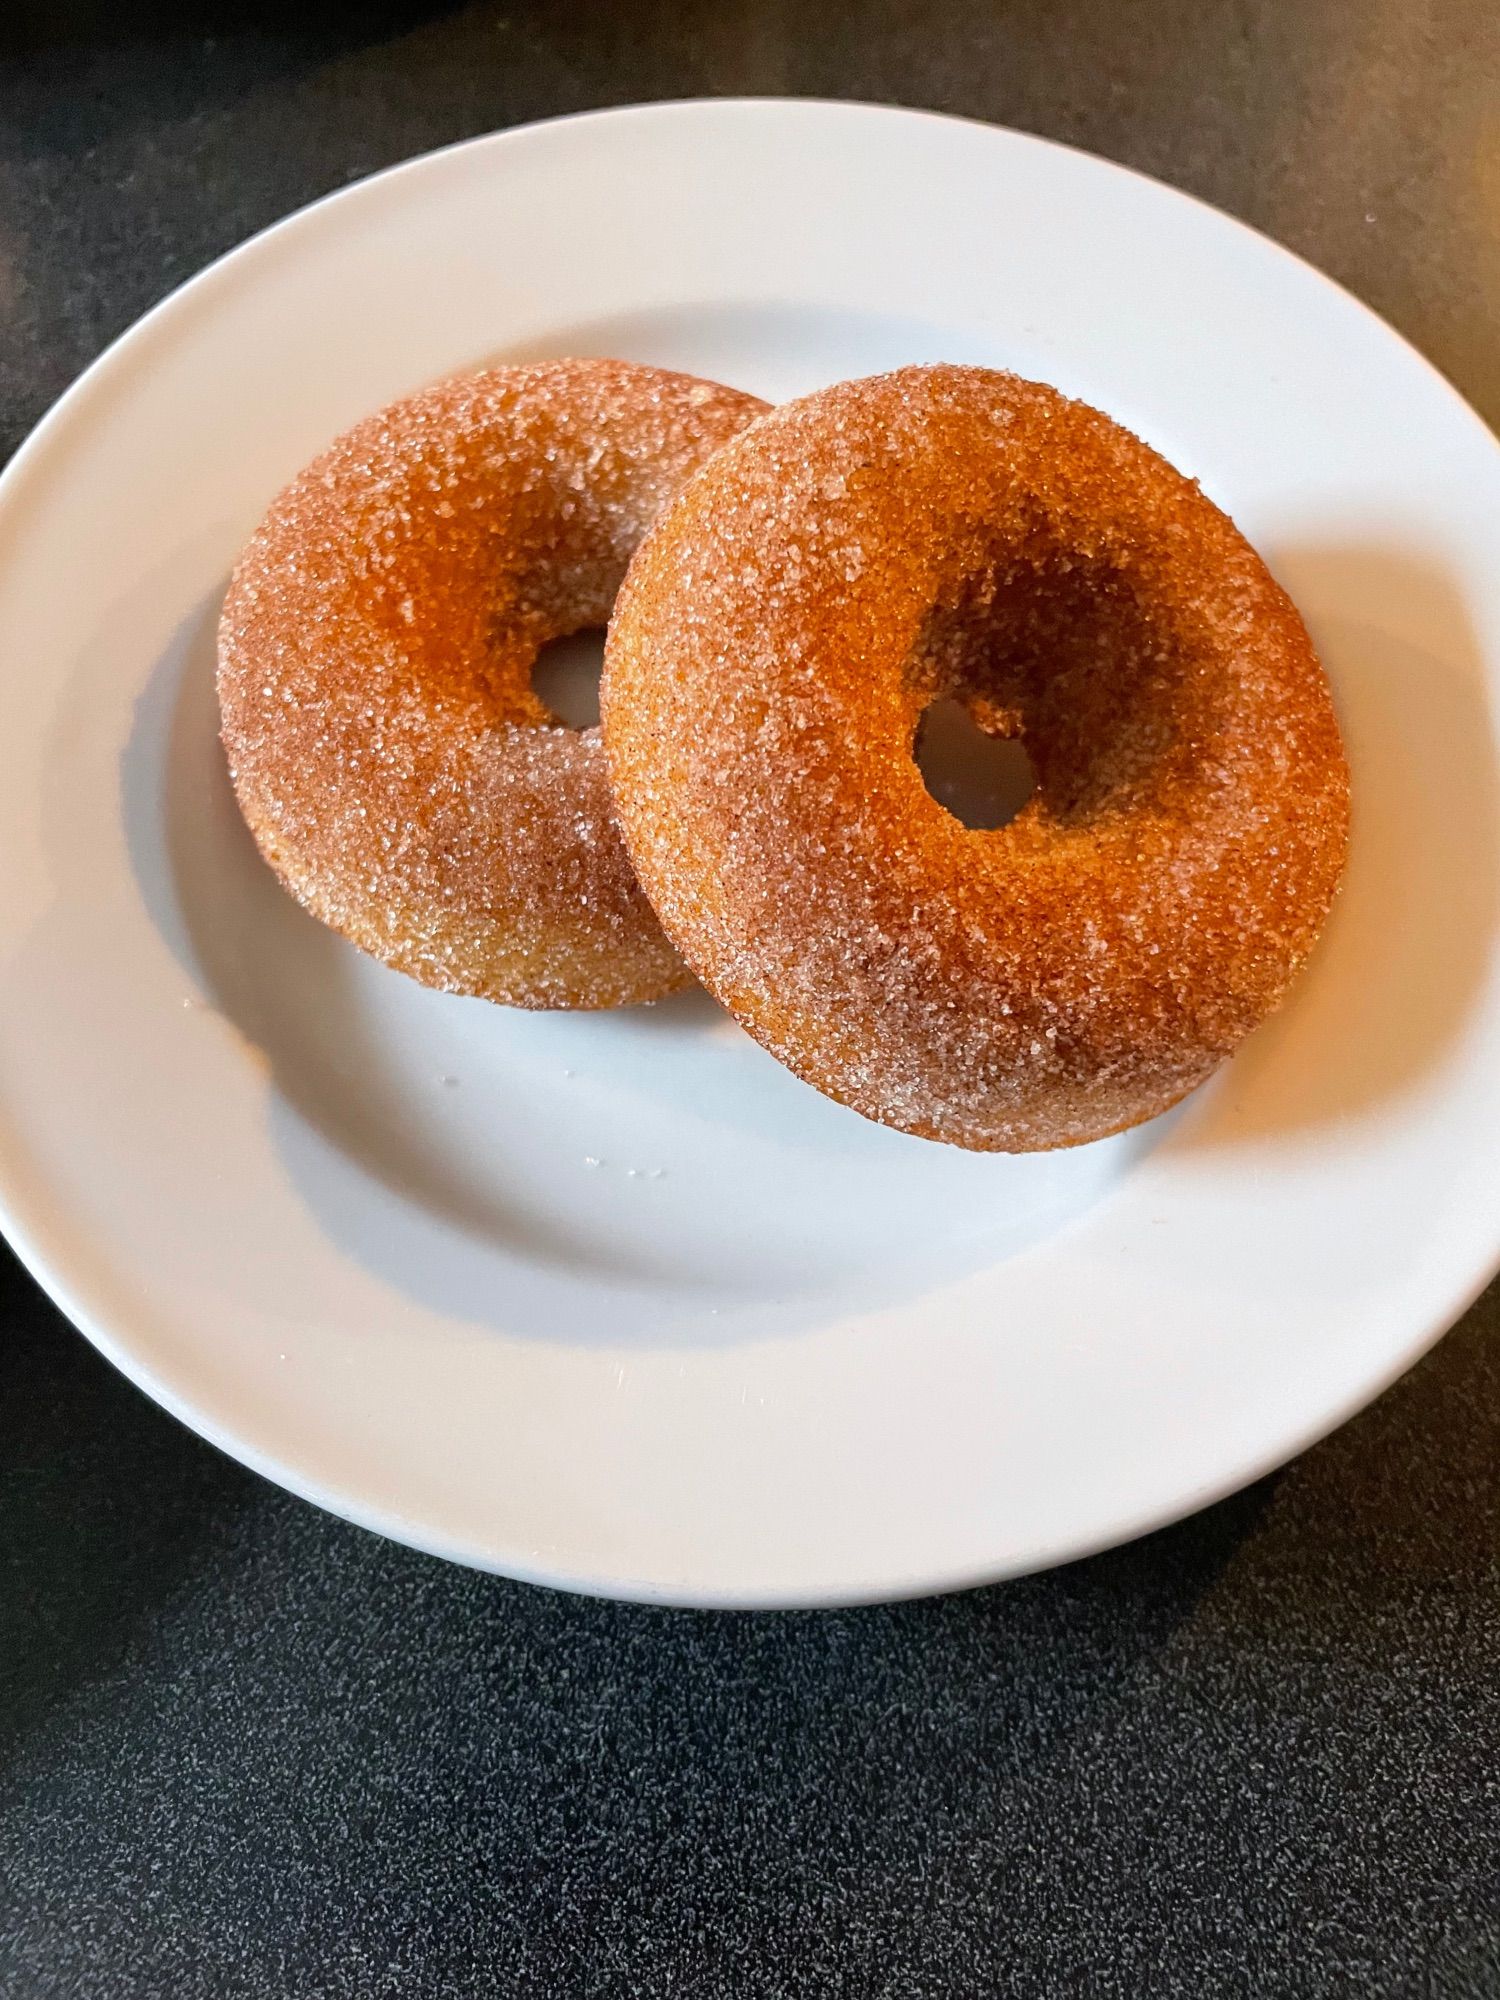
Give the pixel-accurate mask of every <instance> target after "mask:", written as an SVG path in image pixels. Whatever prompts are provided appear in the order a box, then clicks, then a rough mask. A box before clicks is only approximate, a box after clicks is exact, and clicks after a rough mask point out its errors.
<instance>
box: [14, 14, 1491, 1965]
mask: <svg viewBox="0 0 1500 2000" xmlns="http://www.w3.org/2000/svg"><path fill="white" fill-rule="evenodd" d="M126 11H128V12H130V13H131V14H132V16H133V17H134V18H135V20H136V21H137V22H138V23H141V24H142V25H140V26H138V28H137V29H136V31H135V32H133V33H132V34H131V35H129V36H125V35H124V34H123V33H122V31H121V30H120V28H119V25H118V22H119V19H120V17H121V15H122V14H123V13H124V12H126ZM109 23H113V24H114V25H113V26H112V27H107V26H106V24H109ZM0 52H3V60H0V445H3V446H4V447H6V448H8V447H9V446H11V445H13V444H15V443H16V442H17V441H18V440H19V439H20V437H21V435H22V434H23V432H24V431H25V430H26V429H27V428H28V427H29V425H30V424H31V423H32V422H33V421H34V420H35V418H37V417H38V416H39V415H40V414H41V412H42V410H43V409H44V408H45V406H46V405H47V403H48V402H50V400H51V399H52V398H53V397H54V396H55V395H56V394H57V393H58V392H59V391H60V390H61V389H63V388H64V387H65V386H66V384H67V383H68V381H69V380H70V379H71V377H72V376H73V375H74V374H75V373H76V372H77V370H78V369H79V368H80V367H82V366H83V364H84V363H85V362H87V361H88V360H90V359H91V358H92V356H93V355H94V354H95V353H97V351H98V350H99V348H100V347H101V346H102V345H103V344H104V342H105V341H106V340H108V339H109V338H110V337H111V336H112V335H113V334H115V333H117V332H118V331H119V330H120V329H121V328H123V327H124V326H125V325H127V324H128V323H129V321H131V320H132V319H133V318H134V317H135V316H136V315H137V314H138V313H139V312H140V311H141V310H142V309H143V308H144V307H146V306H148V305H150V304H151V303H152V302H153V301H154V300H155V299H157V298H158V297H159V296H160V295H161V294H162V293H163V292H164V291H165V290H166V289H167V288H168V287H169V286H170V285H172V284H175V283H176V282H177V281H178V280H179V279H181V278H183V277H186V276H187V275H188V274H189V273H190V272H192V271H193V270H194V269H195V268H196V267H197V266H199V265H200V264H202V263H203V262H204V261H205V260H206V259H207V258H209V257H211V256H213V255H215V254H216V253H217V252H219V251H221V250H224V249H226V248H228V247H229V246H230V245H231V244H233V243H234V242H236V241H237V240H238V239H239V238H240V237H242V236H244V235H245V234H246V233H247V232H249V231H250V230H252V229H255V228H258V227H259V226H260V225H261V224H263V223H266V222H269V221H272V220H273V219H274V218H275V217H277V216H278V215H280V214H282V213H283V212H284V211H285V210H287V209H289V208H291V207H294V206H295V205H297V204H298V203H300V202H302V201H305V200H307V199H308V198H309V197H311V196H313V195H316V194H320V193H322V192H324V191H325V190H326V189H328V188H331V187H334V186H337V185H338V184H340V183H341V182H343V181H345V180H348V179H350V178H352V177H354V176H355V175H358V174H362V173H365V172H367V171H369V170H370V169H371V168H374V167H379V166H383V165H385V164H386V163H387V162H389V161H392V160H396V159H399V158H401V157H402V156H404V155H405V154H408V153H411V152H415V151H418V150H420V149H422V148H424V147H427V146H432V145H435V144H438V143H440V142H442V141H445V140H448V139H454V138H459V137H462V136H465V135H466V134H469V133H473V132H478V131H482V130H485V129H488V128H490V127H493V126H497V125H504V124H508V123H511V122H514V121H517V120H520V119H523V118H529V117H536V116H541V115H544V114H546V113H549V112H557V111H568V110H574V109H578V108H582V107H584V106H588V105H594V104H601V103H609V102H618V101H624V100H628V99H632V98H642V97H653V96H672V95H683V94H689V93H699V92H709V93H712V92H739V91H792V92H799V93H819V94H829V95H853V96H866V97H890V98H897V99H901V100H905V101H907V102H912V103H919V104H927V105H932V106H935V107H938V108H943V109H951V110H956V111H964V112H969V113H972V114H975V115H978V116H982V117H989V118H994V119H999V120H1002V121H1006V122H1010V123H1014V124H1018V125H1021V126H1025V127H1030V128H1032V129H1034V130H1038V131H1043V132H1047V133H1050V134H1052V135H1054V136H1057V137H1060V138H1064V139H1068V140H1072V141H1075V142H1077V143H1079V144H1082V145H1085V146H1088V147H1091V148H1093V149H1095V150H1097V151H1100V152H1103V153H1107V154H1111V155H1113V156H1114V157H1116V158H1118V159H1122V160H1125V161H1128V162H1130V163H1131V164H1133V165H1136V166H1140V167H1144V168H1146V169H1148V170H1149V171H1151V172H1154V173H1157V174H1160V175H1163V176H1164V177H1165V178H1167V179H1169V180H1172V181H1175V182H1177V183H1178V184H1179V185H1181V186H1184V187H1187V188H1190V189H1192V190H1193V191H1194V192H1196V193H1198V194H1201V195H1204V196H1206V197H1208V198H1209V199H1210V200H1212V201H1215V202H1218V203H1220V204H1221V205H1222V206H1224V207H1226V208H1228V209H1231V210H1232V211H1234V212H1235V213H1236V214H1239V215H1242V216H1244V217H1246V218H1247V219H1248V220H1250V221H1252V222H1254V223H1257V224H1259V225H1260V226H1261V227H1262V228H1264V229H1267V230H1269V231H1270V232H1271V233H1272V234H1273V235H1275V236H1277V237H1279V238H1280V239H1281V240H1282V241H1283V242H1286V243H1289V244H1291V245H1292V246H1293V247H1294V248H1296V249H1298V250H1300V251H1302V252H1303V253H1304V254H1305V255H1307V256H1309V257H1311V258H1312V259H1313V260H1314V261H1315V262H1317V263H1319V264H1321V265H1322V266H1323V267H1324V268H1325V269H1327V270H1329V271H1331V272H1332V273H1334V275H1336V276H1337V277H1339V278H1341V279H1343V280H1344V281H1345V283H1347V284H1349V285H1351V286H1352V287H1353V288H1354V289H1355V290H1356V291H1357V292H1359V293H1360V294H1361V295H1362V296H1363V297H1365V298H1366V299H1368V300H1370V302H1371V303H1372V304H1374V305H1375V306H1377V307H1378V308H1379V309H1380V310H1381V311H1382V312H1384V313H1385V314H1387V315H1388V317H1390V318H1391V319H1392V320H1394V321H1395V323H1396V324H1397V325H1398V326H1399V327H1401V328H1402V330H1403V331H1404V332H1406V333H1407V334H1408V335H1410V336H1411V338H1413V339H1414V340H1415V341H1416V342H1417V344H1418V345H1419V346H1421V347H1422V348H1423V349H1424V350H1425V351H1426V352H1427V353H1428V354H1430V355H1431V356H1432V357H1433V359H1434V360H1436V361H1437V362H1438V364H1439V365H1440V366H1441V367H1443V368H1444V369H1445V370H1446V371H1447V372H1448V373H1449V374H1450V375H1451V376H1452V377H1453V378H1454V380H1455V381H1456V382H1457V383H1458V384H1459V386H1460V387H1461V388H1462V389H1463V390H1464V391H1465V393H1466V394H1467V395H1468V396H1469V397H1470V398H1471V399H1472V400H1473V401H1474V402H1475V403H1476V404H1477V405H1478V406H1479V408H1480V409H1481V410H1482V411H1483V412H1484V413H1485V414H1486V415H1487V416H1488V417H1489V418H1490V420H1491V421H1492V422H1495V421H1497V420H1500V330H1497V329H1500V310H1497V309H1500V16H1497V14H1496V11H1495V9H1494V7H1493V5H1492V4H1491V0H1426V4H1407V0H1304V4H1292V0H1284V4H1272V0H1155V4H1152V0H1139V3H1138V4H1112V0H1056V4H1044V0H1019V3H1018V4H1011V5H1001V4H993V0H924V4H921V5H917V4H913V0H850V3H849V4H845V5H844V6H842V7H841V8H839V9H837V10H835V9H832V8H829V9H826V10H824V9H819V8H817V7H815V6H806V5H803V6H792V5H790V4H788V0H726V4H715V3H714V0H674V3H672V4H669V0H640V4H637V5H634V6H628V5H625V4H623V0H620V4H607V0H575V4H572V5H563V4H561V0H558V4H555V5H553V6H551V7H548V6H545V5H543V4H524V0H523V4H520V5H516V6H513V7H509V8H506V9H503V10H502V9H498V8H493V7H489V6H476V7H466V8H461V9H455V8H448V7H440V6H431V5H429V6H426V7H421V8H412V7H407V8H402V7H399V6H393V5H384V6H379V7H376V8H373V9H372V8H370V7H365V8H359V9H357V8H353V7H349V8H347V9H345V10H343V12H342V14H341V15H340V16H338V17H333V16H322V17H320V16H317V15H316V13H315V11H314V10H312V9H299V8H294V7H292V6H290V5H280V6H276V7H272V6H268V5H263V6H259V7H255V6H251V5H249V4H245V5H239V6H226V5H223V4H218V5H214V4H207V5H203V6H199V7H198V8H196V9H194V10H192V11H191V13H187V12H182V13H179V12H177V11H176V10H174V9H171V8H167V7H162V6H157V7H154V8H142V7H140V6H137V7H134V8H132V9H129V10H121V9H115V8H109V7H106V6H105V5H104V4H103V0H98V4H96V5H94V6H93V7H88V6H82V7H80V6H78V5H73V6H71V7H70V6H69V5H67V4H64V0H19V7H17V0H11V10H10V11H9V12H7V13H0ZM5 671H7V672H14V671H18V667H17V663H15V662H10V663H7V664H6V666H5ZM1497 1199H1500V1190H1497ZM1497 1315H1500V1302H1497V1295H1496V1294H1495V1293H1493V1292H1492V1293H1491V1294H1490V1295H1489V1297H1488V1298H1487V1299H1486V1300H1484V1301H1482V1302H1481V1304H1480V1305H1479V1306H1478V1307H1476V1308H1475V1310H1474V1312H1473V1313H1472V1314H1471V1315H1470V1316H1469V1318H1468V1320H1467V1321H1466V1322H1465V1324H1464V1325H1463V1327H1462V1328H1461V1329H1460V1330H1459V1331H1458V1332H1457V1333H1455V1334H1454V1335H1453V1336H1451V1337H1450V1338H1449V1340H1448V1341H1447V1342H1446V1343H1445V1344H1444V1345H1443V1346H1442V1347H1441V1348H1440V1349H1439V1350H1438V1351H1437V1353H1436V1354H1435V1355H1434V1356H1433V1357H1431V1358H1430V1359H1429V1360H1428V1361H1427V1362H1425V1363H1424V1364H1423V1365H1422V1366H1421V1367H1420V1368H1419V1369H1418V1370H1417V1371H1416V1372H1415V1374H1413V1375H1412V1376H1411V1377H1409V1378H1408V1379H1407V1380H1406V1381H1405V1382H1404V1383H1402V1384H1400V1385H1399V1386H1398V1387H1397V1388H1396V1389H1394V1390H1392V1391H1391V1393H1390V1394H1389V1395H1387V1396H1386V1397H1385V1398H1384V1399H1383V1401H1382V1402H1381V1403H1380V1404H1379V1405H1378V1406H1377V1407H1376V1408H1375V1409H1373V1410H1371V1411H1370V1412H1368V1413H1367V1414H1366V1415H1365V1416H1363V1417H1362V1418H1360V1419H1359V1420H1357V1421H1356V1422H1355V1423H1353V1424H1351V1425H1349V1426H1348V1427H1347V1428H1346V1429H1345V1430H1344V1431H1342V1432H1341V1433H1340V1434H1339V1435H1338V1436H1337V1437H1335V1438H1333V1439H1331V1440H1330V1441H1329V1442H1327V1443H1326V1444H1324V1445H1322V1446H1320V1447H1318V1448H1317V1449H1316V1450H1314V1451H1312V1452H1310V1453H1308V1454H1307V1455H1306V1457H1304V1458H1303V1459H1301V1460H1300V1461H1299V1462H1298V1463H1297V1464H1296V1465H1294V1466H1293V1467H1291V1468H1290V1469H1289V1470H1287V1471H1286V1472H1285V1473H1283V1474H1282V1475H1280V1476H1279V1477H1278V1478H1276V1479H1274V1480H1271V1481H1268V1482H1266V1483H1265V1484H1264V1485H1262V1486H1261V1487H1259V1488H1258V1489H1256V1490H1255V1491H1253V1492H1251V1493H1249V1494H1246V1495H1243V1496H1242V1497H1241V1498H1239V1499H1237V1500H1234V1501H1231V1502H1228V1503H1226V1504H1225V1505H1223V1506H1221V1507H1218V1508H1215V1509H1214V1510H1212V1511H1211V1512H1210V1513H1208V1514H1205V1515H1202V1516H1200V1517H1199V1518H1198V1519H1197V1520H1194V1521H1191V1522H1188V1523H1186V1524H1184V1525H1183V1526H1181V1527H1179V1528H1176V1529H1173V1530H1170V1531H1169V1532H1167V1533H1165V1534H1162V1535H1158V1536H1155V1537H1153V1538H1152V1539H1151V1540H1149V1541H1146V1542H1143V1543H1140V1544H1138V1545H1136V1546H1135V1547H1133V1548H1130V1549H1126V1550H1123V1551H1121V1552H1119V1553H1117V1554H1114V1555H1110V1556H1105V1557H1101V1558H1098V1559H1096V1560H1094V1561H1092V1562H1088V1563H1085V1564H1082V1565H1079V1566H1077V1567H1075V1568H1073V1569H1070V1570H1067V1571H1064V1572H1061V1573H1058V1574H1056V1575H1053V1576H1050V1577H1046V1578H1040V1579H1035V1580H1031V1581H1028V1582H1024V1583H1019V1584H1011V1585H1008V1586H1005V1587H1003V1588H1000V1589H995V1590H990V1591H981V1592H977V1593H974V1594H972V1595H970V1596H967V1597H959V1598H949V1599H945V1600H941V1601H938V1602H933V1603H928V1604H918V1605H907V1606H902V1607H898V1608H895V1609H890V1610H871V1611H859V1612H848V1613H838V1614H803V1615H794V1616H756V1617H735V1616H723V1615H701V1616H699V1615H688V1614H681V1613H675V1612H664V1611H649V1610H640V1609H629V1608H622V1607H615V1606H610V1605H601V1604H591V1603H585V1602H580V1601H574V1600H570V1599H566V1598H562V1597H557V1596H553V1595H550V1594H548V1593H546V1592H543V1591H538V1590H529V1589H524V1588H520V1587H517V1586H512V1585H508V1584H504V1583H500V1582H496V1581H493V1580H491V1579H486V1578H482V1577H476V1576H471V1575H466V1574H463V1573H460V1572H457V1571H453V1570H449V1569H445V1568H444V1567H442V1566H441V1565H439V1564H437V1563H435V1562H432V1561H429V1560H427V1559H426V1558H424V1557H421V1556H415V1555H411V1554H408V1553H406V1552H405V1551H403V1550H400V1549H396V1548H393V1547H389V1546H387V1545H385V1544H383V1543H380V1542H377V1541H375V1540H374V1539H373V1538H371V1537H369V1536H366V1535H364V1534H362V1533H360V1532H359V1531H358V1530H355V1529H352V1528H347V1527H344V1526H342V1525H341V1524H339V1523H337V1522H334V1521H330V1520H326V1519H324V1518H323V1517H321V1516H320V1515H318V1514H316V1513H314V1512H313V1511H312V1510H311V1509H310V1508H308V1507H305V1506H304V1505H302V1504H301V1503H300V1502H298V1501H295V1500H292V1499H289V1498H287V1497H286V1496H284V1495H283V1494H281V1493H279V1492H277V1491H276V1490H274V1489H273V1488H271V1487H269V1486H266V1485H264V1484H263V1483H261V1482H260V1481H259V1480H257V1479H255V1478H254V1477H252V1476H251V1475H250V1474H249V1473H246V1472H242V1471H240V1470H239V1469H238V1468H237V1467H235V1466H233V1465H231V1464H229V1463H228V1462H227V1461H225V1460H224V1459H222V1458H220V1457H219V1456H218V1455H217V1454H216V1453H214V1452H213V1451H211V1450H210V1449H209V1448H208V1447H207V1446H206V1445H203V1444H200V1443H199V1442H197V1440H195V1439H194V1438H192V1437H191V1436H189V1435H188V1434H187V1433H186V1432H184V1431H183V1430H181V1429H179V1428H178V1426H177V1425H175V1424H174V1423H173V1422H172V1421H171V1420H170V1419H168V1418H167V1417H165V1416H163V1415H161V1414H159V1413H158V1412H157V1411H156V1410H154V1409H153V1408H152V1407H151V1406H150V1405H148V1404H147V1403H145V1402H144V1401H143V1400H142V1399H141V1398H140V1397H139V1396H138V1395H137V1394H136V1393H135V1392H134V1391H133V1390H132V1389H130V1388H129V1387H127V1386H126V1385H125V1383H124V1382H122V1381H121V1380H119V1379H118V1378H117V1377H116V1376H114V1375H113V1374H112V1373H111V1372H110V1370H109V1369H108V1368H107V1367H106V1366H105V1364H104V1363H103V1362H102V1361H100V1360H99V1359H97V1358H96V1357H95V1356H94V1354H93V1353H92V1352H91V1350H90V1349H89V1348H88V1347H87V1346H86V1345H85V1344H84V1342H83V1341H82V1340H80V1339H79V1338H78V1337H77V1336H76V1335H74V1334H73V1333H71V1332H70V1331H69V1329H68V1328H67V1327H66V1326H65V1325H64V1324H63V1322H62V1321H61V1320H60V1319H59V1318H58V1316H57V1315H56V1314H55V1313H54V1312H53V1311H52V1310H51V1308H50V1307H49V1306H47V1305H46V1304H45V1302H44V1301H43V1300H42V1299H41V1298H40V1296H39V1295H38V1294H37V1293H36V1291H35V1290H34V1289H33V1288H32V1287H31V1285H30V1284H29V1283H28V1281H27V1280H26V1279H25V1278H24V1277H23V1276H22V1274H21V1273H20V1272H19V1270H17V1269H16V1268H15V1267H14V1266H12V1265H10V1264H9V1263H8V1262H3V1263H0V1316H3V1335H0V1995H3V1996H4V2000H12V1996H14V2000H32V1996H35V2000H50V1996H69V2000H71V1996H98V2000H137V1996H156V1995H162V1996H172V2000H198V1996H202V2000H231V1997H232V1996H238V1995H247V1996H248V1995H253V1996H255V2000H279V1996H298V2000H302V1996H307V2000H322V1997H323V1996H328V2000H335V1996H337V1997H338V2000H342V1996H346V1995H347V1996H351V2000H354V1996H358V2000H385V1996H392V1997H393V2000H394V1996H400V1997H401V2000H427V1996H443V2000H456V1997H457V1996H470V1995H476V1996H477V1995H484V1996H491V1995H505V1996H510V1995H519V1996H532V1995H547V1996H573V1995H589V1996H592V1995H611V1996H613V1995H622V1996H623V1995H641V1996H649V2000H657V1996H702V1997H703V2000H718V1996H736V2000H738V1996H743V1995H750V1994H756V1995H761V1994H763V1995H770V1996H778V1997H779V1996H800V1995H833V1994H839V1995H843V1994H849V1995H856V1994H857V1995H861V1996H863V1995H885V1996H890V2000H916V1996H947V1995H953V1996H962V2000H982V1996H985V1995H989V1994H1016V1995H1054V1994H1056V1995H1066V1996H1073V1995H1080V1996H1094V1995H1116V1994H1118V1995H1126V1996H1131V2000H1137V1996H1153V2000H1154V1996H1157V1995H1183V1996H1192V2000H1203V1996H1209V1995H1216V1994H1235V1995H1240V1994H1244V1995H1250V1996H1255V1997H1256V2000H1267V1997H1268V1996H1273V1995H1325V1994H1326V1995H1345V1994H1348V1995H1380V1996H1385V1995H1423V1996H1427V1995H1442V1996H1448V1995H1461V1996H1474V2000H1480V1997H1481V1996H1484V2000H1489V1996H1496V1995H1500V1418H1497V1412H1500V1349H1497V1346H1496V1340H1495V1335H1496V1332H1497V1325H1496V1322H1497Z"/></svg>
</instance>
